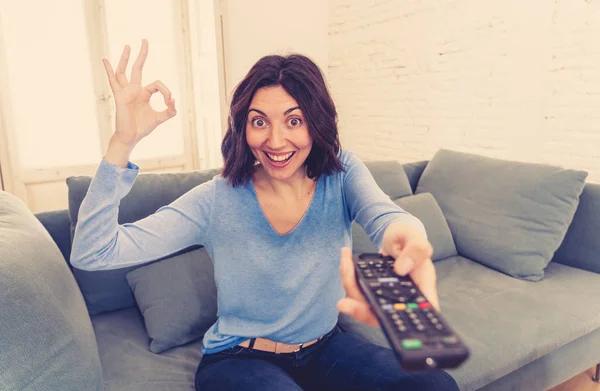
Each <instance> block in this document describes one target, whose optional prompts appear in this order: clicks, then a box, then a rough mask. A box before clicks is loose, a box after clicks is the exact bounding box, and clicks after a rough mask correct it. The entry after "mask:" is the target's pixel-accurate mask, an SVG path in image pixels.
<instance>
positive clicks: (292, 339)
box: [71, 151, 424, 353]
mask: <svg viewBox="0 0 600 391" xmlns="http://www.w3.org/2000/svg"><path fill="white" fill-rule="evenodd" d="M340 159H341V161H342V164H343V166H344V168H345V172H340V173H337V174H334V175H330V176H321V178H319V179H318V182H317V186H316V189H315V192H314V195H313V199H312V201H311V203H310V206H309V208H308V210H307V212H306V214H305V215H304V217H303V218H302V220H300V222H299V223H298V225H297V226H296V227H295V229H294V230H293V231H291V232H290V233H288V234H286V235H280V234H278V233H277V232H276V231H275V230H274V229H273V228H272V227H271V225H270V224H269V222H268V220H267V219H266V218H265V216H264V214H263V212H262V210H261V208H260V204H259V203H258V199H257V197H256V193H255V191H254V187H253V186H252V183H249V184H248V185H247V186H245V187H239V188H234V187H232V186H230V185H229V184H228V183H227V181H226V180H225V179H224V178H222V177H221V176H216V177H214V178H213V180H211V181H209V182H206V183H203V184H201V185H199V186H197V187H195V188H194V189H192V190H191V191H189V192H188V193H186V194H184V195H183V196H181V197H180V198H179V199H177V200H176V201H174V202H173V203H171V204H170V205H167V206H164V207H162V208H160V209H159V210H158V211H156V213H154V214H153V215H150V216H148V217H146V218H144V219H142V220H139V221H137V222H135V223H132V224H123V225H118V223H117V215H118V208H119V202H120V200H121V199H122V198H123V197H124V196H125V195H127V193H128V192H129V190H130V189H131V187H132V185H133V182H134V181H135V178H136V177H137V174H138V172H139V168H138V167H137V166H136V165H135V164H132V163H131V162H130V163H129V164H128V166H127V168H120V167H118V166H116V165H113V164H111V163H108V162H107V161H106V160H102V162H101V163H100V166H99V167H98V171H97V172H96V175H95V177H94V179H93V180H92V183H91V185H90V188H89V190H88V193H87V195H86V197H85V199H84V201H83V203H82V205H81V208H80V210H79V218H78V224H77V227H76V230H75V237H74V243H73V249H72V253H71V264H72V265H73V266H74V267H77V268H80V269H85V270H108V269H118V268H122V267H126V266H132V265H140V264H143V263H147V262H150V261H153V260H156V259H158V258H161V257H164V256H166V255H169V254H172V253H174V252H177V251H179V250H182V249H184V248H187V247H189V246H192V245H203V246H205V247H206V249H207V250H208V253H209V254H210V256H211V258H212V260H213V263H214V270H215V281H216V285H217V297H218V313H217V315H218V320H217V321H216V323H215V324H214V325H212V326H211V328H210V329H209V330H208V332H207V333H206V334H205V336H204V340H203V351H204V353H214V352H217V351H220V350H223V349H226V348H228V347H231V346H234V345H236V344H238V343H240V342H242V341H244V340H246V339H248V338H250V337H265V338H269V339H271V340H274V341H280V342H286V343H301V342H306V341H310V340H312V339H315V338H317V337H319V336H321V335H323V334H325V333H326V332H328V331H329V330H331V329H332V328H333V327H334V326H335V324H336V322H337V318H338V310H337V308H336V303H337V302H338V300H340V299H342V298H343V297H344V296H345V292H344V289H343V287H342V281H341V278H340V274H339V262H340V249H341V248H342V247H343V246H348V247H350V246H351V244H352V243H351V240H352V239H351V223H352V221H353V220H356V221H357V222H358V223H359V224H360V225H361V226H362V227H363V228H364V229H365V231H366V232H367V233H368V234H369V236H370V238H371V240H372V241H373V242H374V243H375V244H376V245H377V246H378V247H381V241H382V237H383V233H384V231H385V229H386V227H387V226H388V225H389V224H390V223H391V222H392V221H397V222H401V223H405V224H411V225H415V226H418V227H419V228H421V229H423V231H424V228H423V225H422V224H421V222H420V221H419V220H418V219H417V218H415V217H413V216H411V215H410V214H408V213H406V212H405V211H403V210H402V209H401V208H399V207H398V206H397V205H396V204H394V203H393V202H392V201H391V200H390V198H389V197H388V196H387V195H385V194H384V193H383V192H382V191H381V190H380V189H379V187H378V186H377V185H376V183H375V181H374V179H373V177H372V175H371V173H370V172H369V171H368V169H367V168H366V166H365V165H364V164H363V163H362V162H361V161H360V160H359V159H358V158H357V157H356V156H355V155H354V154H353V153H351V152H347V151H343V152H341V153H340Z"/></svg>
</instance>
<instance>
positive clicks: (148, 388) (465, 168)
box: [0, 150, 600, 391]
mask: <svg viewBox="0 0 600 391" xmlns="http://www.w3.org/2000/svg"><path fill="white" fill-rule="evenodd" d="M366 164H367V167H368V168H369V170H370V171H371V173H372V174H373V176H374V178H375V180H376V182H377V183H378V185H379V187H381V189H382V190H383V191H384V192H385V193H386V194H387V195H389V196H390V198H391V199H392V200H394V202H396V203H397V204H399V205H400V206H402V207H404V208H405V209H406V210H407V211H409V212H411V213H413V214H415V215H416V216H417V217H419V218H421V220H422V221H423V222H424V224H425V226H426V228H427V232H428V236H429V239H430V241H431V242H432V244H433V247H434V261H435V265H436V270H437V278H438V289H439V295H440V301H441V307H442V310H443V313H444V315H445V317H446V318H447V319H448V321H449V322H450V324H451V325H452V326H453V328H454V329H455V330H456V331H457V333H458V334H459V335H460V336H461V337H462V338H463V339H464V341H465V342H466V344H467V345H468V346H469V348H470V350H471V356H470V358H469V359H468V360H467V362H465V363H464V364H463V365H462V366H460V367H459V368H457V369H453V370H450V371H449V372H450V373H451V374H452V375H453V376H454V378H455V379H456V380H457V382H458V384H459V385H460V387H461V389H462V390H464V391H470V390H545V389H548V388H550V387H553V386H555V385H557V384H559V383H561V382H564V381H565V380H567V379H569V378H570V377H572V376H574V375H576V374H578V373H580V372H582V371H584V370H585V369H587V368H589V367H591V366H593V365H595V364H596V363H598V362H600V353H599V352H600V312H599V311H595V309H594V304H593V303H594V302H595V301H596V300H597V298H598V297H600V255H598V254H600V238H599V237H598V235H599V234H598V233H599V232H600V185H599V184H592V183H585V177H586V175H585V173H583V172H581V171H576V170H566V169H562V168H559V167H554V166H546V165H536V164H527V163H517V162H508V161H501V160H495V159H489V158H483V157H481V156H476V155H470V154H463V153H458V152H454V151H446V150H442V151H440V152H439V153H438V154H436V156H434V158H433V159H432V160H431V161H429V162H427V161H422V162H414V163H408V164H403V165H401V164H399V163H397V162H395V161H379V162H367V163H366ZM217 172H218V171H217V170H207V171H201V172H189V173H177V174H140V176H139V177H138V178H137V180H136V183H135V184H134V187H133V188H132V190H131V192H130V193H129V194H128V195H127V196H126V197H125V198H124V199H123V200H122V202H121V208H120V212H119V222H120V223H127V222H133V221H136V220H139V219H141V218H143V217H145V216H147V215H149V214H151V213H153V212H154V211H155V210H156V209H157V208H159V207H160V206H162V205H165V204H168V203H169V202H171V201H173V200H174V199H175V198H177V197H178V196H179V195H181V194H183V193H184V192H186V191H188V190H189V189H191V188H193V187H194V186H196V185H198V184H200V183H202V182H204V181H206V180H208V179H210V178H211V177H212V176H213V175H215V174H216V173H217ZM91 180H92V179H91V178H89V177H72V178H69V179H68V181H67V183H68V186H69V209H68V210H59V211H52V212H44V213H38V214H37V215H35V216H34V215H33V214H32V213H31V212H30V211H29V210H28V209H27V208H26V207H25V205H24V204H23V203H21V202H20V201H19V200H17V199H16V198H15V197H13V196H11V195H9V194H7V193H4V192H0V229H1V230H2V232H3V234H2V236H1V237H0V303H1V305H2V307H1V308H2V316H1V317H0V390H7V391H8V390H62V391H68V390H77V391H81V390H102V389H104V390H107V391H125V390H144V391H153V390H156V391H158V390H193V389H194V386H193V384H194V374H195V370H196V367H197V365H198V363H199V361H200V359H201V349H200V348H201V336H202V332H203V331H205V330H206V328H207V327H208V326H209V325H210V324H211V322H212V321H213V320H214V319H215V316H216V311H217V310H216V308H215V306H214V300H215V298H214V295H215V292H216V291H215V286H214V282H211V281H210V280H211V276H210V274H211V272H212V269H211V267H212V265H211V262H210V260H209V259H208V260H207V259H206V253H203V252H202V248H191V249H186V250H184V251H182V252H180V253H178V254H174V255H172V256H169V257H165V258H164V259H161V260H157V261H154V262H152V263H151V264H149V265H141V266H136V267H131V268H129V269H126V270H123V269H118V270H110V271H102V272H86V271H82V270H77V269H74V268H72V267H71V265H70V264H69V254H70V247H71V240H72V235H73V231H74V228H75V225H76V224H77V211H78V207H79V205H80V203H81V201H82V199H83V197H84V196H85V192H86V190H87V187H88V186H89V184H90V182H91ZM490 200H492V201H490ZM353 242H354V243H353V251H354V252H366V251H373V250H374V248H373V245H372V244H371V243H370V241H369V238H368V237H367V236H366V234H365V233H364V231H362V229H361V228H360V227H358V226H353ZM190 254H192V255H193V256H190ZM186 255H187V256H188V258H187V259H183V260H182V257H185V256H186ZM174 259H177V262H175V261H173V260H174ZM199 259H200V260H201V261H198V260H199ZM65 261H66V262H65ZM335 261H337V260H335ZM169 262H171V263H170V264H169ZM191 264H193V265H198V264H202V266H201V267H200V268H199V269H195V270H196V271H195V272H194V273H195V274H194V273H190V272H189V269H186V267H190V266H189V265H191ZM171 273H173V274H171ZM177 273H181V274H180V275H179V276H181V277H177V276H178V275H177ZM186 276H190V278H188V280H187V281H188V282H189V281H191V282H192V283H193V282H194V281H198V280H201V283H197V284H195V285H201V286H200V288H199V291H197V292H196V291H195V292H194V294H193V295H190V294H189V292H187V293H186V292H183V293H182V290H185V289H187V290H189V289H194V288H193V287H194V286H195V285H194V284H191V285H189V283H186V282H182V283H177V281H178V279H179V278H181V279H185V278H184V277H186ZM186 284H188V285H186ZM167 287H168V288H167ZM161 289H162V290H161ZM157 292H158V293H157ZM153 295H154V297H153V298H152V296H153ZM178 295H179V296H178ZM200 295H202V298H201V300H202V301H197V302H195V301H194V300H197V298H193V299H190V300H191V301H185V300H188V298H189V297H191V296H200ZM148 297H151V299H148ZM180 298H183V299H185V300H183V299H181V300H179V299H180ZM152 300H154V301H152ZM169 300H171V301H170V302H169ZM178 300H179V301H182V300H183V301H185V304H184V305H183V306H179V304H177V301H178ZM211 303H212V304H211ZM193 308H196V309H198V311H196V312H194V311H193V310H192V309H193ZM168 311H172V312H170V313H169V312H168ZM165 314H167V315H165ZM182 314H183V315H182ZM169 316H171V317H173V318H176V319H181V320H180V321H179V323H185V322H195V326H194V327H195V329H193V331H190V330H192V329H189V328H188V329H186V330H183V331H182V330H181V328H180V326H181V324H175V325H173V324H168V322H167V324H165V323H164V322H165V319H166V318H168V317H169ZM178 316H183V318H177V317H178ZM186 317H187V318H186ZM161 322H163V323H162V324H161ZM171 323H173V322H171ZM175 323H177V322H175ZM339 325H340V327H341V328H342V330H343V331H345V332H352V333H356V334H358V335H359V336H361V337H362V338H365V339H367V340H369V341H371V342H373V343H376V344H380V345H382V346H388V345H387V342H386V340H385V338H384V337H383V334H382V332H381V330H379V329H378V328H374V327H370V326H367V325H364V324H360V323H358V322H356V321H354V320H353V319H351V318H348V317H346V316H344V315H343V314H342V315H340V319H339ZM169 327H171V329H169ZM178 327H179V329H177V328H178ZM173 328H175V329H177V330H175V331H173ZM165 330H167V331H166V332H165ZM161 333H162V334H161ZM183 334H185V338H183V337H182V335H183Z"/></svg>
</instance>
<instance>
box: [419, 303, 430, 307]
mask: <svg viewBox="0 0 600 391" xmlns="http://www.w3.org/2000/svg"><path fill="white" fill-rule="evenodd" d="M430 307H431V304H429V303H420V304H419V308H430Z"/></svg>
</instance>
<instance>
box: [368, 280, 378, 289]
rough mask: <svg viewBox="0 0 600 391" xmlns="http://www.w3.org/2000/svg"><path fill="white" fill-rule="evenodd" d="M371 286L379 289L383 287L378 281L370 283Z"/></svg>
mask: <svg viewBox="0 0 600 391" xmlns="http://www.w3.org/2000/svg"><path fill="white" fill-rule="evenodd" d="M369 286H370V287H371V288H379V287H380V286H381V284H380V283H378V282H377V281H371V282H369Z"/></svg>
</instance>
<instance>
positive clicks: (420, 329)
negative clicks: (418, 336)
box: [417, 324, 425, 331]
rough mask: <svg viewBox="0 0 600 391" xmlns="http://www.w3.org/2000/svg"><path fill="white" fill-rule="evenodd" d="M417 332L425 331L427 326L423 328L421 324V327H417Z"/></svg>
mask: <svg viewBox="0 0 600 391" xmlns="http://www.w3.org/2000/svg"><path fill="white" fill-rule="evenodd" d="M417 330H419V331H423V330H425V326H423V325H422V324H419V325H417Z"/></svg>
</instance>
